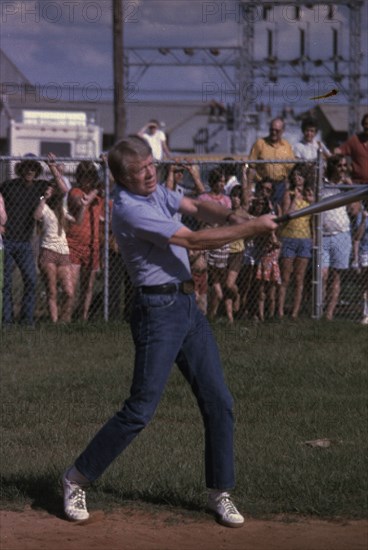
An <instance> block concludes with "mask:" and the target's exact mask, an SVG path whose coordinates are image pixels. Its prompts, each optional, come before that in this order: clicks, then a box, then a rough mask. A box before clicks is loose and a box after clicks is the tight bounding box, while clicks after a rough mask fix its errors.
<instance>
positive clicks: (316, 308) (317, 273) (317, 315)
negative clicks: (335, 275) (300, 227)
mask: <svg viewBox="0 0 368 550" xmlns="http://www.w3.org/2000/svg"><path fill="white" fill-rule="evenodd" d="M316 180H317V181H316V192H315V199H316V201H319V200H320V199H321V190H322V185H323V155H322V149H321V148H320V149H319V150H318V157H317V178H316ZM313 235H314V237H313V281H312V300H313V312H312V318H313V319H317V320H319V319H321V317H322V313H323V280H322V214H321V213H320V214H314V216H313Z"/></svg>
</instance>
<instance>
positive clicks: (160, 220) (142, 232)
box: [112, 185, 191, 286]
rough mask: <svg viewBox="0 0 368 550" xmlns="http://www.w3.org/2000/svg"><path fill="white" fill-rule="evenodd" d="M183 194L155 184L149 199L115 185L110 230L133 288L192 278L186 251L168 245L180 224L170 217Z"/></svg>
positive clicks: (176, 209) (175, 210)
mask: <svg viewBox="0 0 368 550" xmlns="http://www.w3.org/2000/svg"><path fill="white" fill-rule="evenodd" d="M181 200H182V195H181V194H180V193H177V192H175V191H170V190H168V189H166V187H164V186H163V185H158V186H157V188H156V190H155V191H154V193H152V194H151V195H149V196H148V197H143V196H140V195H134V194H133V193H131V192H130V191H128V190H127V189H125V188H122V187H120V186H116V189H115V197H114V206H113V209H112V230H113V233H114V235H115V238H116V240H117V243H118V246H119V250H120V253H121V255H122V257H123V260H124V263H125V266H126V268H127V271H128V274H129V276H130V278H131V281H132V284H133V286H142V285H147V286H151V285H161V284H165V283H179V282H181V281H186V280H188V279H191V271H190V264H189V259H188V252H187V250H186V249H185V248H183V247H181V246H175V245H172V244H169V239H170V238H171V237H172V236H173V235H174V234H175V233H176V232H177V231H178V230H179V229H180V228H181V227H183V224H182V223H181V222H180V221H178V220H177V219H173V216H174V215H175V214H176V213H177V211H178V209H179V206H180V202H181Z"/></svg>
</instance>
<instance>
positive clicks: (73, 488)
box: [62, 470, 89, 521]
mask: <svg viewBox="0 0 368 550" xmlns="http://www.w3.org/2000/svg"><path fill="white" fill-rule="evenodd" d="M68 471H69V470H67V471H66V472H64V474H63V477H62V483H63V489H64V512H65V515H66V517H67V518H68V519H69V520H71V521H83V520H85V519H88V518H89V513H88V510H87V505H86V492H85V490H84V489H83V488H82V487H81V486H80V485H78V484H77V483H73V482H72V481H69V479H68V478H67V475H68Z"/></svg>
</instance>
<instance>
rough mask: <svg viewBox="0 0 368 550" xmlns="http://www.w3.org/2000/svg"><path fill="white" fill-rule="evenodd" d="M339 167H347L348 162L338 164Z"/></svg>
mask: <svg viewBox="0 0 368 550" xmlns="http://www.w3.org/2000/svg"><path fill="white" fill-rule="evenodd" d="M337 167H338V168H347V167H348V165H347V164H346V163H343V164H338V165H337Z"/></svg>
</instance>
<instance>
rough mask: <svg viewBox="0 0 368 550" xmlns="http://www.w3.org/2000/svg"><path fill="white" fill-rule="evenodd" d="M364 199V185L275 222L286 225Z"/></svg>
mask: <svg viewBox="0 0 368 550" xmlns="http://www.w3.org/2000/svg"><path fill="white" fill-rule="evenodd" d="M363 199H368V185H362V186H361V187H360V188H359V189H352V190H351V191H347V192H346V193H345V192H342V193H338V194H337V195H332V196H330V197H326V198H325V199H322V200H321V201H318V202H315V203H314V204H311V205H310V206H306V207H305V208H301V209H300V210H295V212H289V214H284V215H283V216H279V217H278V218H276V219H275V220H274V221H275V222H276V223H285V222H288V221H290V220H295V219H296V218H302V217H303V216H311V215H312V214H319V213H320V212H325V211H326V210H334V209H335V208H339V207H340V206H345V205H347V204H350V203H351V202H357V201H361V200H363Z"/></svg>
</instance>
